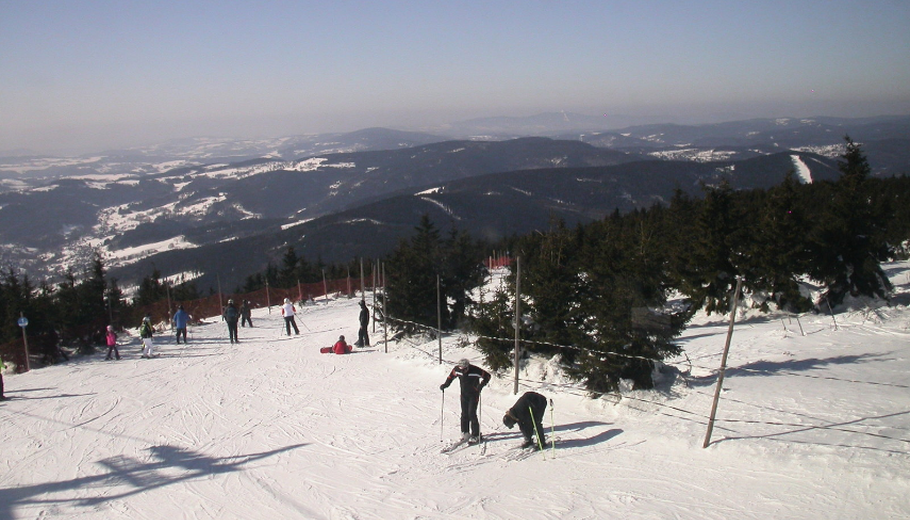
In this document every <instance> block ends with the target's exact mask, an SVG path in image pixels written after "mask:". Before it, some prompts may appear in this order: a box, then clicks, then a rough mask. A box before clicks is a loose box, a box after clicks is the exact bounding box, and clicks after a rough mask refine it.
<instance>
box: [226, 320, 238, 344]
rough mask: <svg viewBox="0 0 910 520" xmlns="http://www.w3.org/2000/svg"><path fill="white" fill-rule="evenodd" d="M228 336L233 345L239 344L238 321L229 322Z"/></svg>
mask: <svg viewBox="0 0 910 520" xmlns="http://www.w3.org/2000/svg"><path fill="white" fill-rule="evenodd" d="M227 326H228V336H229V337H230V339H231V343H237V342H238V341H239V340H238V339H237V320H228V322H227Z"/></svg>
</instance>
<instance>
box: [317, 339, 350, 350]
mask: <svg viewBox="0 0 910 520" xmlns="http://www.w3.org/2000/svg"><path fill="white" fill-rule="evenodd" d="M352 350H354V347H352V346H350V345H348V344H347V342H346V341H345V340H344V336H339V337H338V341H336V342H335V344H334V345H333V346H331V347H323V348H321V349H319V352H322V353H323V354H331V353H332V352H334V353H336V354H347V353H348V352H351V351H352Z"/></svg>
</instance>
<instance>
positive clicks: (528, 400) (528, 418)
mask: <svg viewBox="0 0 910 520" xmlns="http://www.w3.org/2000/svg"><path fill="white" fill-rule="evenodd" d="M546 409H547V398H546V397H544V396H542V395H540V394H538V393H537V392H525V393H524V395H522V396H521V397H519V398H518V400H517V401H515V405H514V406H512V408H509V410H508V411H507V412H506V414H505V415H504V416H503V417H502V423H503V424H504V425H505V426H506V428H508V429H510V430H511V429H512V428H514V427H515V424H516V423H517V424H518V429H519V430H521V434H522V435H523V436H524V438H525V442H524V444H522V445H521V447H522V448H523V449H524V448H534V449H535V450H542V449H543V448H544V446H545V445H546V444H547V439H546V436H545V435H544V430H543V413H544V411H546ZM532 436H533V437H536V438H537V444H534V441H532V440H531V437H532Z"/></svg>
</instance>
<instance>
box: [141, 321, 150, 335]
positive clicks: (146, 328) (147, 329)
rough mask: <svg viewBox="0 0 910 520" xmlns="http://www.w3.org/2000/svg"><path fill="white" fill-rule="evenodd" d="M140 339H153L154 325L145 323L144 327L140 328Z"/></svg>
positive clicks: (143, 323)
mask: <svg viewBox="0 0 910 520" xmlns="http://www.w3.org/2000/svg"><path fill="white" fill-rule="evenodd" d="M139 337H140V338H151V337H152V324H151V323H149V322H147V321H143V322H142V326H141V327H139Z"/></svg>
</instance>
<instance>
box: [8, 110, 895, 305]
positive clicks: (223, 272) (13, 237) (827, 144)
mask: <svg viewBox="0 0 910 520" xmlns="http://www.w3.org/2000/svg"><path fill="white" fill-rule="evenodd" d="M560 116H562V118H563V119H562V123H572V122H573V121H572V120H573V119H575V120H576V121H577V122H578V123H577V124H579V125H582V124H584V123H585V121H587V120H578V119H576V118H575V116H574V115H572V117H569V116H568V115H566V114H550V115H547V114H544V115H541V116H538V117H537V118H536V119H534V120H531V121H521V120H512V119H508V120H498V121H491V120H483V121H478V122H476V123H474V124H472V123H471V122H464V123H461V124H458V125H454V126H457V127H458V128H459V130H458V131H459V132H462V133H463V134H462V135H461V136H460V137H461V138H459V139H452V138H451V136H449V135H445V134H444V133H420V132H402V131H397V130H389V129H382V128H373V129H365V130H361V131H358V132H352V133H346V134H321V135H311V136H295V137H286V138H281V139H268V140H258V141H254V140H230V139H211V138H209V139H202V138H200V139H191V140H180V141H173V142H169V143H165V144H162V145H159V146H154V147H149V148H143V149H134V150H119V151H109V152H105V153H99V154H93V155H90V156H82V157H71V158H56V157H42V156H16V157H6V158H0V190H2V191H0V243H2V244H3V245H2V246H0V260H2V262H3V264H4V265H9V266H11V267H17V268H19V269H21V270H24V271H25V272H27V273H29V276H30V278H32V279H41V278H44V277H46V276H51V275H53V274H54V273H59V272H60V270H61V269H62V268H65V267H66V266H71V267H74V268H75V269H76V270H77V272H78V269H79V267H78V266H81V265H85V263H86V262H87V260H88V259H90V258H91V255H92V253H93V252H94V251H100V252H102V254H103V256H104V258H105V263H106V265H107V266H108V267H109V268H110V270H111V275H112V276H113V277H116V278H118V280H120V281H121V283H122V284H123V285H126V286H128V285H130V284H133V283H135V282H136V281H137V280H139V279H141V278H142V277H143V276H145V275H147V274H149V273H150V272H151V270H152V269H153V267H152V266H154V268H156V269H158V270H159V271H160V272H161V273H162V274H163V275H165V276H177V275H183V276H184V277H186V278H198V280H197V284H198V285H199V287H200V288H207V287H213V286H214V284H215V279H216V277H217V279H218V280H220V281H221V282H222V283H224V284H225V285H226V286H227V287H235V286H236V285H238V284H240V283H241V282H242V280H243V279H245V278H246V276H248V275H249V274H252V273H254V272H258V271H261V270H263V269H264V268H265V266H266V265H267V263H268V262H272V263H273V264H276V263H278V262H279V259H280V257H281V255H282V254H283V252H284V251H285V250H286V248H287V247H288V246H293V247H294V248H295V250H296V251H297V253H298V254H299V255H302V256H304V257H306V258H307V259H308V260H311V261H316V260H322V261H325V262H329V263H331V262H345V261H349V260H352V259H354V258H357V257H369V258H379V257H381V256H383V255H384V254H386V253H388V252H389V251H390V250H391V249H392V248H393V247H394V246H395V245H396V244H397V242H398V240H399V239H400V238H401V237H406V236H408V235H409V233H410V232H411V231H412V230H413V228H414V226H415V225H416V224H417V222H418V221H419V218H420V216H421V215H423V214H427V215H429V216H430V219H431V220H432V221H433V222H434V223H436V224H437V226H438V227H440V228H441V229H444V230H446V229H449V228H451V227H456V228H458V229H463V230H467V231H469V232H471V233H472V234H474V235H476V236H478V237H483V238H487V239H491V240H496V239H499V238H502V237H505V236H509V235H511V234H521V233H527V232H531V231H534V230H542V229H546V228H547V227H548V226H549V225H550V223H551V221H552V219H553V218H558V219H562V220H564V221H565V222H566V223H567V224H569V225H574V224H575V223H579V222H587V221H591V220H593V219H598V218H602V217H603V216H605V215H607V214H609V213H611V212H612V211H614V210H615V209H619V210H620V211H628V210H631V209H635V208H643V207H648V206H650V205H652V204H655V203H663V202H666V201H667V200H668V199H669V197H671V196H672V193H673V191H674V190H675V189H677V188H679V189H682V190H684V191H686V192H689V193H692V194H695V195H698V194H700V193H701V185H702V184H708V185H711V184H715V183H718V182H720V181H721V180H722V179H726V180H727V181H729V182H730V183H731V185H732V186H733V187H734V188H737V189H747V188H764V187H769V186H772V185H774V184H777V183H778V182H780V180H781V179H783V177H784V176H785V175H786V174H787V172H789V171H794V172H796V173H797V175H798V177H799V178H800V179H802V180H803V181H804V182H813V181H819V180H833V179H836V178H837V176H838V171H837V166H836V159H837V156H839V155H840V153H842V150H843V138H844V136H845V135H848V134H849V135H850V136H851V138H853V139H854V140H856V141H857V142H861V143H862V144H863V147H864V148H863V149H864V151H865V153H866V154H867V157H868V160H869V163H870V166H872V168H873V171H874V174H875V175H886V176H887V175H902V174H906V173H907V172H908V171H910V117H908V116H900V117H898V116H895V117H882V118H870V119H863V120H845V119H835V118H814V119H775V120H750V121H739V122H730V123H723V124H717V125H700V126H681V125H648V126H639V127H629V128H626V129H622V130H616V131H609V130H600V129H596V128H594V129H592V128H593V127H591V126H589V127H588V129H585V128H580V127H579V128H574V129H573V130H567V128H568V127H567V126H566V125H565V124H563V125H550V126H547V124H546V121H547V120H552V119H554V118H555V119H559V117H560ZM588 124H591V123H590V122H589V123H588ZM529 127H533V128H535V129H537V130H539V132H537V133H540V134H549V135H548V136H531V137H527V136H525V137H522V136H519V135H513V133H511V132H510V131H509V129H510V128H512V129H514V130H522V129H525V130H526V129H527V128H529ZM546 128H551V129H552V130H551V131H550V132H547V131H545V129H546ZM472 129H473V130H484V131H485V132H483V136H482V137H480V136H478V135H477V134H474V133H471V132H470V131H471V130H472ZM491 130H497V131H496V132H493V131H491ZM448 131H452V129H451V128H449V129H448ZM478 133H480V132H478ZM519 133H520V132H516V133H515V134H519Z"/></svg>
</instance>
